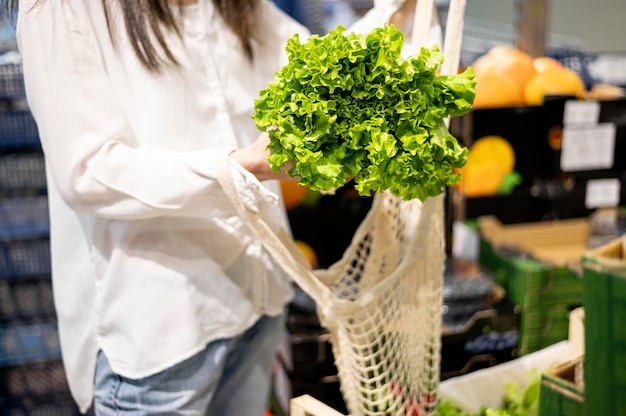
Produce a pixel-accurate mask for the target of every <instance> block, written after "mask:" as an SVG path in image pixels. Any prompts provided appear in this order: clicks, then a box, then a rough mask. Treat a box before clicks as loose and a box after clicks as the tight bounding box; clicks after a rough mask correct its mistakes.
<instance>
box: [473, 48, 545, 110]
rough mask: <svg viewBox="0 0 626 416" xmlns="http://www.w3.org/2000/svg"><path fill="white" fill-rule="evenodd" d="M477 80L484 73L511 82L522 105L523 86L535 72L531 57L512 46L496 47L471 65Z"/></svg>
mask: <svg viewBox="0 0 626 416" xmlns="http://www.w3.org/2000/svg"><path fill="white" fill-rule="evenodd" d="M472 68H473V69H474V72H475V73H476V76H477V78H478V77H479V76H480V75H482V74H484V73H487V72H489V73H492V74H493V75H494V76H497V77H500V78H503V79H507V80H508V81H510V82H512V83H513V84H514V85H515V87H516V89H517V94H518V102H517V103H515V104H523V99H524V86H525V85H526V82H527V81H528V80H529V79H530V77H532V76H533V75H534V74H535V72H536V70H535V66H534V60H533V57H532V56H530V55H529V54H527V53H526V52H523V51H521V50H519V49H517V48H515V47H513V46H496V47H494V48H491V49H490V50H489V51H488V52H487V53H486V54H485V55H482V56H480V57H479V58H477V59H476V60H475V61H474V63H473V64H472Z"/></svg>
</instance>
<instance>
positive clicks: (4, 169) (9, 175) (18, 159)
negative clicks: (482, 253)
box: [0, 150, 46, 193]
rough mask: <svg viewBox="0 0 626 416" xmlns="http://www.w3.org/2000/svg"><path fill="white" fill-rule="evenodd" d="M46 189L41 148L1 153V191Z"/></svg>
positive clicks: (13, 191)
mask: <svg viewBox="0 0 626 416" xmlns="http://www.w3.org/2000/svg"><path fill="white" fill-rule="evenodd" d="M45 189H46V172H45V164H44V157H43V153H42V151H41V150H36V151H32V150H29V151H25V152H10V153H5V154H0V192H12V193H15V192H33V191H43V190H45Z"/></svg>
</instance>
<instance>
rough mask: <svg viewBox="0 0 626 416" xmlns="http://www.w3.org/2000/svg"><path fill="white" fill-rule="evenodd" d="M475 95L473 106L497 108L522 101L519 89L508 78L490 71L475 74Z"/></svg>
mask: <svg viewBox="0 0 626 416" xmlns="http://www.w3.org/2000/svg"><path fill="white" fill-rule="evenodd" d="M475 80H476V86H475V87H474V89H475V91H476V95H475V97H474V103H473V108H477V109H480V108H497V107H510V106H514V105H519V104H521V102H522V98H521V97H520V94H519V91H518V89H517V87H516V85H515V83H513V81H511V80H510V79H508V78H505V77H501V76H499V75H496V74H494V73H491V72H483V73H481V74H480V75H476V78H475Z"/></svg>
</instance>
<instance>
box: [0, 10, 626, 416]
mask: <svg viewBox="0 0 626 416" xmlns="http://www.w3.org/2000/svg"><path fill="white" fill-rule="evenodd" d="M282 3H285V4H287V3H288V2H282ZM314 3H315V7H313V4H314ZM326 3H328V4H331V5H333V6H337V4H338V3H341V2H333V1H329V2H323V1H319V2H317V1H316V2H309V3H307V7H309V8H310V10H313V9H315V13H316V14H315V16H308V18H309V20H310V21H311V22H314V23H311V24H312V25H313V24H315V27H316V30H315V31H316V32H318V33H320V34H321V32H322V31H323V30H326V29H328V25H327V24H325V22H323V19H324V16H325V14H324V13H326V14H328V13H330V11H333V13H334V10H339V8H336V9H333V10H331V9H330V8H329V7H330V6H328V7H326V8H324V7H325V6H327V5H325V4H326ZM347 3H353V6H354V10H355V13H357V14H350V16H349V18H350V19H355V18H356V17H357V15H358V14H359V13H360V14H362V13H363V11H364V10H366V9H367V8H369V7H371V4H372V3H373V2H368V1H365V2H356V1H352V2H347ZM357 3H358V5H356V4H357ZM282 7H285V9H286V10H287V6H282ZM293 7H295V6H293ZM329 10H330V11H329ZM307 13H313V12H312V11H309V12H307ZM334 17H335V18H336V19H339V18H340V17H341V16H339V15H338V14H335V15H334ZM313 18H314V19H313ZM336 19H335V20H333V21H334V22H335V21H336ZM326 23H327V22H326ZM339 23H345V24H349V23H350V22H349V21H346V22H339ZM333 27H335V26H333ZM11 35H12V33H9V32H8V31H6V30H5V31H4V32H1V31H0V46H2V45H6V44H8V43H12V42H14V40H13V39H12V38H11ZM292 46H293V45H292ZM300 46H301V45H300ZM343 49H344V51H345V50H346V48H343ZM431 53H432V55H430V57H432V56H436V55H437V53H438V51H437V52H431ZM609 55H610V54H609ZM616 55H619V54H616ZM612 56H613V55H611V56H608V57H603V56H602V55H601V54H598V55H595V54H588V55H587V54H585V53H583V52H580V51H576V50H568V49H564V50H559V49H546V54H545V55H542V56H531V55H529V54H527V53H526V52H523V51H522V50H520V49H519V48H517V47H515V46H513V45H508V44H507V45H497V46H493V47H490V48H488V49H485V50H483V51H482V53H481V54H479V55H478V56H476V57H475V59H472V60H471V61H470V62H467V63H468V65H469V66H470V67H471V71H472V72H473V73H475V81H476V86H475V92H476V96H475V98H474V100H473V105H472V108H471V109H468V110H467V113H466V114H461V112H458V113H454V114H452V115H453V117H452V119H451V120H450V124H449V133H450V135H451V136H452V137H454V138H458V145H460V146H459V147H457V143H448V144H449V146H450V147H449V149H451V150H452V152H451V153H450V157H452V156H455V157H457V156H459V153H460V151H461V150H462V149H463V148H467V151H466V153H464V157H466V158H467V159H466V162H465V159H464V158H460V159H458V160H456V161H454V163H452V162H450V166H453V167H454V170H451V171H453V172H454V174H458V177H456V178H457V179H458V183H454V182H455V181H453V180H450V181H448V182H447V183H446V184H445V186H444V187H445V188H446V189H445V197H446V202H447V203H448V205H449V207H448V208H449V210H448V211H447V212H446V215H449V217H448V218H446V221H447V224H446V225H447V226H450V223H451V222H453V221H457V220H463V221H465V222H466V223H467V224H470V225H473V226H475V228H474V231H475V232H476V233H477V235H478V244H479V247H478V253H479V254H478V255H479V257H478V258H477V259H476V262H475V263H472V266H471V268H470V269H467V268H463V269H461V270H455V269H454V267H452V266H451V263H452V262H453V261H454V259H453V258H452V257H451V255H450V253H447V254H448V256H449V257H448V258H447V259H446V260H447V262H446V270H445V273H444V275H443V280H442V285H443V286H442V293H441V296H442V299H441V306H442V308H441V327H442V331H441V337H440V339H439V340H438V342H440V345H439V347H440V350H439V353H440V357H439V359H440V362H439V363H438V364H439V368H438V369H437V371H438V374H437V376H438V377H439V379H440V380H441V382H444V381H448V382H450V381H455V380H458V381H459V383H460V382H461V379H462V378H463V376H468V375H475V376H476V377H475V378H472V379H469V380H472V381H471V382H473V383H475V384H476V385H477V386H478V387H477V388H481V387H480V386H482V385H488V384H489V383H488V382H485V381H480V380H481V377H480V375H481V374H489V375H492V374H495V372H492V373H489V372H485V373H482V371H485V370H496V369H499V368H504V367H505V366H506V365H507V364H511V367H507V368H513V363H514V362H515V361H516V360H521V359H523V358H525V357H533V356H534V354H536V353H537V354H541V353H543V352H545V351H548V350H550V349H551V348H552V347H555V346H560V345H563V343H566V342H567V339H568V336H569V335H570V331H571V327H570V323H571V318H570V317H571V313H572V311H573V310H575V309H577V308H581V309H582V308H584V309H586V315H585V319H586V321H585V331H586V334H585V335H586V337H587V338H586V345H585V347H586V349H585V355H583V356H577V357H569V356H568V354H562V358H563V360H562V362H561V363H560V364H559V365H551V366H548V365H547V364H546V365H545V366H543V367H542V368H543V369H542V371H541V373H540V374H537V373H533V376H536V377H535V378H533V379H532V383H531V384H520V383H517V382H516V383H512V384H511V383H510V384H507V386H510V387H509V394H510V396H509V398H508V399H507V400H508V401H507V402H506V403H507V404H510V406H509V407H508V408H505V406H504V402H503V403H501V405H500V406H495V405H493V404H490V405H489V406H487V407H488V408H489V409H490V412H489V413H487V411H486V408H487V407H486V408H484V409H482V410H476V409H473V410H476V411H473V410H472V411H468V410H467V409H465V408H463V407H461V406H459V405H458V404H456V403H455V402H454V401H451V400H449V396H447V395H444V398H443V401H442V402H440V403H439V407H438V410H437V413H435V414H437V415H439V416H446V415H456V416H461V415H467V416H469V415H479V414H480V415H482V414H487V415H490V416H491V415H507V416H508V415H518V414H519V415H521V414H525V415H530V414H532V415H536V416H552V415H555V416H557V415H563V416H566V415H576V416H578V415H584V416H591V415H595V414H621V413H622V412H626V404H625V403H624V400H623V398H624V397H626V396H624V393H626V390H625V386H624V382H623V380H624V379H625V378H624V373H623V371H621V370H620V369H622V368H626V367H624V366H623V365H622V364H623V363H624V361H625V358H624V357H626V351H625V350H624V348H623V347H624V342H625V340H626V335H625V334H624V331H623V328H622V327H623V325H621V323H620V322H619V320H618V319H615V317H616V316H620V315H621V314H623V312H624V306H623V305H624V300H625V298H624V293H626V292H624V287H623V286H624V284H623V283H624V282H623V280H624V276H623V270H622V269H623V264H622V262H623V259H624V252H623V250H624V245H623V244H624V242H623V240H622V239H620V237H621V236H622V235H623V234H625V233H626V226H624V224H623V221H624V215H623V213H620V212H618V213H617V214H614V213H611V214H609V215H607V217H606V218H604V219H602V221H604V222H603V223H601V224H598V223H594V221H596V220H597V218H595V217H593V216H594V215H597V214H598V212H599V211H600V210H601V209H603V208H607V207H609V208H619V207H621V206H623V205H624V204H626V186H624V185H625V184H626V159H625V158H624V156H623V155H624V154H626V153H625V152H626V93H625V88H626V82H624V81H623V78H620V77H619V76H618V75H616V76H615V77H613V78H611V77H610V76H609V75H610V71H608V72H607V69H606V68H608V67H611V65H613V63H614V61H611V63H610V64H607V65H606V66H602V65H604V60H605V59H609V58H611V59H613V58H612ZM614 59H617V58H614ZM615 62H616V61H615ZM594 63H596V66H595V67H594ZM437 65H439V63H437ZM600 66H602V68H600ZM431 69H434V67H433V68H431ZM462 69H463V70H465V68H462ZM594 70H597V71H600V70H602V71H603V72H602V77H600V76H598V73H596V72H594ZM607 74H609V75H607ZM20 77H21V68H20V65H19V56H18V55H16V53H14V52H13V51H10V52H9V53H7V54H6V55H4V56H2V57H1V59H0V103H1V106H0V415H4V414H7V415H9V414H10V415H24V416H26V415H30V414H37V415H44V416H46V415H59V416H65V415H68V416H69V415H78V411H77V409H76V408H75V406H74V404H73V402H72V400H71V397H70V395H69V392H68V387H67V382H66V380H65V375H64V370H63V365H62V361H61V357H60V347H59V344H58V337H57V333H56V325H55V317H54V313H55V312H54V305H53V302H52V284H51V281H50V252H49V240H48V238H49V236H48V233H49V229H48V222H47V208H48V207H47V195H46V191H45V187H46V184H45V167H44V159H43V154H42V151H41V149H40V148H39V142H38V135H37V129H36V126H35V124H34V120H33V119H32V116H31V114H30V112H29V110H28V108H27V106H26V104H25V101H24V90H23V84H22V82H21V78H20ZM290 85H291V84H290ZM381 85H382V84H381ZM381 85H378V86H377V87H376V88H383V87H382V86H381ZM283 87H284V85H283ZM292 90H293V88H292V87H290V89H289V91H290V94H291V93H292V92H293V91H292ZM396 91H397V88H396V89H393V91H392V89H390V90H389V91H387V92H388V93H389V94H387V95H391V93H395V92H396ZM291 98H292V95H290V96H289V97H286V98H285V102H288V101H289V100H290V99H291ZM370 98H372V97H370ZM380 98H381V97H376V95H375V94H374V96H373V98H372V100H371V101H372V102H375V101H380ZM264 99H265V98H264ZM301 102H302V101H301ZM381 102H382V101H381ZM259 105H261V104H259ZM389 105H390V104H389V102H385V105H384V106H382V107H385V108H383V110H385V109H386V108H388V107H389ZM342 108H343V109H344V110H350V111H352V110H356V107H355V105H354V102H350V103H349V104H344V105H342ZM315 114H316V117H318V119H317V120H318V121H319V120H320V119H321V118H322V117H323V116H327V115H328V114H330V111H328V108H326V109H323V111H321V110H320V111H318V112H317V113H315ZM381 114H383V115H384V111H383V113H381ZM343 116H344V117H346V118H349V117H351V115H350V114H344V115H343ZM259 117H260V116H259ZM352 118H354V117H352ZM381 118H384V117H382V115H381ZM259 120H260V119H259ZM334 122H335V119H329V120H327V122H326V123H325V124H326V127H328V130H330V127H329V125H331V124H332V123H334ZM275 124H276V120H275V119H270V118H268V119H267V120H264V121H262V122H260V125H261V126H262V127H263V126H266V125H275ZM332 127H333V128H338V127H339V126H332ZM370 127H371V126H370ZM283 128H284V127H283ZM333 131H334V130H333ZM309 133H310V132H309ZM446 133H447V132H446ZM320 134H321V133H320ZM282 144H283V143H281V145H282ZM376 146H377V147H376ZM372 149H374V150H375V151H374V152H373V154H378V155H383V154H384V146H383V144H380V143H379V144H376V145H372ZM344 150H345V149H344ZM343 157H345V155H343V156H342V157H337V158H336V160H335V159H333V160H328V161H325V165H324V166H323V168H322V170H324V169H326V173H327V176H326V177H325V178H324V180H325V181H327V183H325V184H323V186H320V185H319V184H320V183H322V182H315V180H314V179H311V180H310V183H308V184H307V185H302V184H299V183H298V181H286V182H284V183H281V189H282V195H283V200H284V203H285V205H286V208H287V210H288V217H289V220H290V225H291V231H292V233H293V236H294V238H295V239H296V245H297V247H298V248H299V249H300V250H301V251H302V253H303V254H304V256H305V258H306V259H307V261H308V262H309V264H310V265H311V266H312V267H313V268H327V267H329V266H331V265H333V264H334V263H336V262H337V261H339V260H341V258H342V256H343V255H344V252H345V250H346V248H347V247H349V246H350V244H351V243H352V239H353V236H354V233H355V230H356V229H357V228H358V226H359V225H360V224H361V223H362V221H363V220H364V219H365V218H366V217H367V215H368V213H369V212H370V210H371V208H372V202H373V199H372V197H371V196H370V195H368V194H369V193H370V191H371V189H370V188H367V187H365V186H364V185H362V184H359V183H358V182H357V183H355V182H354V181H350V182H349V183H348V184H347V185H345V186H343V187H342V188H341V189H332V190H331V192H328V191H329V189H330V188H333V186H329V185H328V183H330V181H331V179H332V178H338V179H341V181H342V182H343V180H344V179H346V178H347V177H351V176H353V174H354V172H347V173H346V175H344V176H345V177H340V176H338V175H337V171H336V170H333V169H335V168H336V167H337V166H336V165H337V164H339V162H340V161H341V162H342V163H344V162H345V160H343ZM372 158H374V156H370V159H371V160H373V159H372ZM461 159H463V160H461ZM302 160H304V158H302ZM380 160H382V159H380ZM380 160H378V162H379V163H380ZM281 161H282V159H281V160H277V161H275V163H276V165H279V164H280V163H281ZM314 162H315V163H317V165H316V166H314V167H315V168H316V169H317V168H318V167H319V163H318V160H315V161H314ZM333 162H336V163H335V164H333ZM385 163H389V161H388V160H387V161H385ZM374 164H375V163H374ZM305 165H306V164H305V163H303V164H302V165H301V166H305ZM313 165H314V164H311V165H310V166H313ZM310 166H309V167H310ZM378 173H379V174H380V172H378ZM383 173H389V171H388V170H386V171H384V172H383ZM404 173H405V174H406V172H404ZM329 178H330V179H329ZM390 183H391V184H392V185H391V186H389V184H390ZM394 183H395V184H397V185H398V187H397V188H396V189H397V190H398V192H400V189H405V188H406V187H400V185H404V184H405V179H398V178H397V177H396V178H392V180H391V181H390V182H388V183H386V184H385V186H386V187H387V188H393V187H394V185H393V184H394ZM309 185H312V186H309ZM332 185H336V183H332ZM439 185H440V184H437V186H439ZM324 186H325V187H326V189H323V188H324ZM315 187H317V189H312V188H315ZM444 187H441V186H439V189H441V188H444ZM411 189H412V191H414V189H413V188H411ZM320 190H321V191H322V192H320ZM378 190H381V189H375V191H378ZM403 192H404V191H403ZM416 195H418V196H419V197H420V198H422V199H426V196H430V195H428V192H418V193H417V194H411V197H415V196H416ZM459 201H460V202H459ZM453 212H455V213H456V214H453ZM458 212H460V213H461V214H460V217H455V215H459V214H458ZM602 226H605V227H606V228H608V231H607V229H604V230H598V228H594V227H602ZM449 238H451V239H453V238H454V236H453V235H451V236H449ZM446 243H447V244H448V245H449V244H450V241H447V242H446ZM605 243H607V244H606V245H605ZM596 247H600V249H599V250H593V251H591V249H592V248H596ZM606 258H609V261H608V263H607V262H606ZM466 265H467V264H466ZM316 306H317V305H316V304H315V301H313V299H312V298H311V297H310V296H308V295H307V294H306V293H305V292H303V291H302V290H301V289H300V288H296V296H295V298H294V301H293V302H292V304H291V305H290V308H289V314H288V322H287V323H288V327H287V329H288V334H287V344H288V348H289V350H290V351H289V355H290V357H289V358H290V360H291V362H290V363H289V366H288V367H289V368H286V372H287V373H286V377H287V379H288V382H289V389H288V390H289V393H290V394H292V395H293V397H297V396H306V397H307V399H306V400H309V399H312V398H316V399H318V400H320V402H323V403H324V405H323V406H322V405H319V404H315V403H314V400H313V402H312V403H313V404H312V406H313V408H315V409H322V408H323V409H322V410H321V411H326V412H329V413H328V414H331V413H332V414H333V415H335V414H348V410H347V406H346V403H345V402H344V397H343V395H342V391H341V388H340V379H339V374H338V369H337V365H336V357H335V355H334V351H333V347H332V338H331V335H330V334H329V332H328V331H327V330H326V329H325V328H324V327H323V326H322V324H321V323H320V319H319V317H318V311H317V309H316ZM385 342H386V341H384V342H381V343H380V344H378V345H379V346H380V347H381V348H387V346H386V344H385ZM374 361H375V360H374ZM546 362H547V361H546ZM551 362H553V363H556V360H553V361H551ZM374 364H377V363H375V362H374ZM511 371H513V370H511ZM515 371H516V372H517V373H518V375H519V373H521V374H522V375H521V376H520V377H528V374H529V373H528V371H527V368H524V369H523V370H515ZM481 383H484V384H481ZM392 393H393V392H389V394H390V395H392ZM364 394H365V393H364ZM368 394H369V393H368ZM369 399H370V401H369V403H370V404H372V403H373V406H378V405H380V403H383V407H384V405H387V404H388V402H385V400H381V399H380V397H374V396H372V397H369ZM516 400H518V402H516ZM520 403H525V405H527V407H525V408H523V410H520V409H521V407H520V406H521V404H520ZM328 406H329V407H330V408H332V409H328ZM513 406H517V411H518V413H515V411H514V410H512V409H513ZM529 409H531V410H529ZM370 410H372V413H375V411H376V410H380V412H379V413H380V414H385V413H384V411H383V409H382V408H380V409H378V408H376V407H372V408H370ZM411 410H412V409H411ZM409 411H410V410H409ZM481 412H482V413H481ZM496 412H497V413H496ZM414 413H415V412H414ZM269 414H270V412H269V411H268V415H269ZM320 415H321V414H320ZM273 416H277V415H273Z"/></svg>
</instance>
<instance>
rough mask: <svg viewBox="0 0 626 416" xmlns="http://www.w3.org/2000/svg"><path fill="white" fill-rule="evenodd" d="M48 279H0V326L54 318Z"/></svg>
mask: <svg viewBox="0 0 626 416" xmlns="http://www.w3.org/2000/svg"><path fill="white" fill-rule="evenodd" d="M55 312H56V311H55V308H54V300H53V296H52V282H51V280H50V279H33V280H31V279H26V280H20V279H16V280H3V279H0V325H6V324H9V323H15V322H35V321H39V322H41V321H47V320H50V319H53V318H54V317H55Z"/></svg>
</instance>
